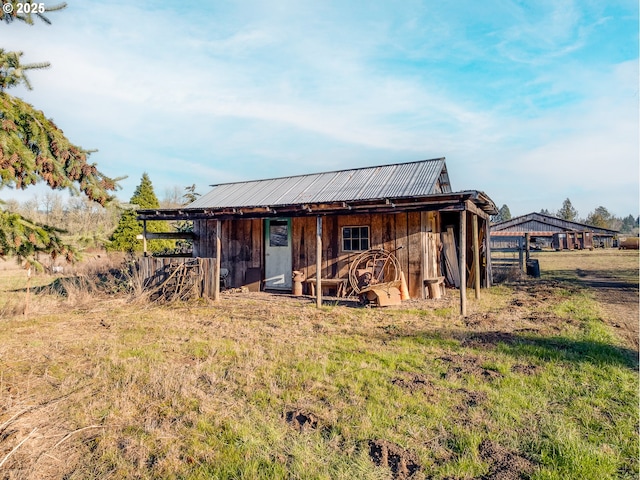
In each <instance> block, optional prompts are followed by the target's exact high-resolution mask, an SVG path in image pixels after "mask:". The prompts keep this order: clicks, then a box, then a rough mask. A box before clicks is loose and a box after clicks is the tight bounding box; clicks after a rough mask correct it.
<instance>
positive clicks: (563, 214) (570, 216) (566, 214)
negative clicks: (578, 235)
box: [556, 198, 578, 222]
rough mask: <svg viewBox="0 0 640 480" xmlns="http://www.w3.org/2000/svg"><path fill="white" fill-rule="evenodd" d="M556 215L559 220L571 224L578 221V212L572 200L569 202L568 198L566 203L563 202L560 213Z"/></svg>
mask: <svg viewBox="0 0 640 480" xmlns="http://www.w3.org/2000/svg"><path fill="white" fill-rule="evenodd" d="M556 215H557V216H558V218H561V219H563V220H569V221H570V222H575V221H577V219H578V211H577V210H576V209H575V208H573V205H572V204H571V200H569V199H568V198H567V199H565V201H564V202H562V208H561V209H560V210H558V213H557V214H556Z"/></svg>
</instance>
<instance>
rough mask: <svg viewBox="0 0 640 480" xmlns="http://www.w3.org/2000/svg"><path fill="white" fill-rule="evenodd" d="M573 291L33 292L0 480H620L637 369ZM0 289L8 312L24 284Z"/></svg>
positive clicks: (590, 305) (629, 465) (629, 466)
mask: <svg viewBox="0 0 640 480" xmlns="http://www.w3.org/2000/svg"><path fill="white" fill-rule="evenodd" d="M574 258H577V257H574ZM590 258H592V259H593V260H594V262H593V263H592V264H590V265H595V266H593V269H594V270H597V268H600V267H599V266H598V265H596V264H599V262H601V260H600V257H590ZM551 260H553V261H556V262H557V263H556V269H555V270H553V269H552V268H549V267H548V266H545V263H544V262H542V267H543V271H545V275H551V274H550V273H549V272H551V271H552V270H553V271H560V272H564V271H565V270H566V271H569V270H570V269H571V265H573V270H574V272H575V270H576V264H571V263H570V260H571V259H570V258H564V257H556V258H552V259H551ZM633 260H634V259H632V258H631V257H628V258H627V259H626V261H623V260H621V264H620V265H618V266H615V267H611V268H610V271H611V272H615V271H617V270H625V269H626V268H627V267H629V266H630V265H631V266H632V265H633ZM616 261H617V260H611V261H606V262H604V263H605V265H606V266H607V267H609V266H612V265H614V262H616ZM563 262H566V263H563ZM579 268H580V267H579ZM581 268H583V269H584V270H585V271H586V270H589V269H590V268H592V267H589V268H585V265H582V266H581ZM629 268H632V267H629ZM545 269H546V270H545ZM14 273H15V272H14ZM17 274H18V275H21V272H17ZM562 275H564V274H562ZM567 275H568V274H567ZM89 276H90V275H89ZM575 276H576V278H577V279H578V280H577V281H576V282H574V281H573V280H572V279H570V278H569V277H568V276H567V277H566V278H555V277H554V278H551V277H549V278H547V279H543V280H541V281H530V280H525V281H520V282H517V283H515V284H512V285H508V286H500V287H496V288H493V289H491V290H490V291H487V292H484V295H483V297H482V298H481V299H480V300H479V301H475V300H472V299H471V298H470V302H469V311H470V313H469V315H468V316H467V317H466V318H460V317H459V316H458V315H457V313H456V312H457V303H458V302H457V298H456V297H455V294H453V295H452V294H449V295H448V296H447V298H445V299H442V300H439V301H435V302H419V301H411V302H405V303H403V306H402V307H401V308H393V309H367V308H355V307H354V306H353V305H348V304H344V305H343V304H339V302H337V301H336V302H328V303H327V304H326V305H325V306H324V307H323V308H322V309H316V308H315V306H314V301H313V300H312V299H309V298H292V297H289V296H286V295H284V296H272V295H268V294H264V293H256V294H226V295H223V298H222V301H221V302H220V303H219V304H217V305H213V304H210V303H208V302H206V301H196V302H191V303H179V304H174V305H169V306H167V305H164V306H161V305H155V304H149V303H138V304H132V303H131V302H130V300H131V299H130V297H127V296H126V295H124V294H119V295H106V294H105V293H104V289H102V290H101V289H96V290H94V291H91V292H89V291H87V292H85V293H84V294H83V293H82V292H81V291H79V292H77V293H76V294H73V295H66V296H60V295H59V294H56V293H51V292H49V293H42V294H40V295H38V296H37V298H34V299H33V301H32V306H33V310H32V312H31V313H30V314H29V315H26V316H25V315H22V314H18V315H14V314H12V313H11V312H10V311H9V310H6V312H5V314H3V315H1V316H0V324H1V325H2V328H0V462H2V464H1V465H0V478H8V479H23V478H24V479H36V478H37V479H42V478H45V479H46V478H69V479H73V478H78V479H86V478H101V479H102V478H114V479H116V478H118V479H119V478H193V479H195V478H203V479H204V478H327V479H329V478H331V479H333V478H345V479H346V478H371V479H373V478H390V477H394V478H403V477H406V476H408V475H409V474H410V473H412V472H414V471H415V468H417V467H419V468H418V471H417V472H415V473H413V476H412V477H411V478H480V477H483V476H484V477H485V478H518V476H520V475H522V476H524V477H526V478H528V477H530V478H576V479H577V478H598V479H601V478H635V477H637V474H638V465H637V461H636V458H635V457H636V453H637V450H636V447H637V440H636V435H635V433H636V432H637V427H638V417H637V411H636V410H637V409H636V405H637V388H638V382H637V363H636V362H635V361H634V356H636V357H637V352H632V351H630V350H629V349H628V348H626V347H625V345H624V344H623V343H622V341H623V340H621V339H618V338H616V337H615V336H614V333H612V332H614V330H609V329H607V327H605V326H604V325H603V324H602V321H601V318H603V315H602V314H601V313H602V310H603V307H604V305H605V304H604V303H600V302H598V301H596V300H594V299H593V297H591V296H589V294H588V293H585V292H588V290H587V289H588V287H583V286H581V285H580V283H579V280H580V278H586V277H578V276H577V274H575ZM0 278H1V279H2V280H1V281H2V282H3V287H1V288H2V289H4V290H5V292H7V297H3V298H14V299H15V301H16V302H19V301H20V299H21V298H23V296H24V292H14V291H12V290H14V289H15V288H16V286H15V285H16V283H17V284H20V282H22V281H23V277H18V278H19V280H15V281H14V280H11V277H10V276H9V275H4V274H3V275H2V277H0ZM41 280H42V281H41ZM51 280H53V279H52V278H47V279H44V278H42V279H40V278H38V279H37V280H36V279H34V285H35V284H42V283H46V281H48V282H51ZM72 284H73V285H76V284H75V283H72ZM79 285H82V284H79ZM636 287H637V285H636ZM78 288H79V290H82V287H81V286H79V287H78ZM11 301H13V300H11ZM18 310H19V308H18ZM379 465H381V466H379ZM509 465H511V467H510V466H509ZM403 466H404V467H403ZM403 468H404V470H403ZM509 475H511V476H509Z"/></svg>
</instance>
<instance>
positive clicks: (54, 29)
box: [0, 0, 638, 214]
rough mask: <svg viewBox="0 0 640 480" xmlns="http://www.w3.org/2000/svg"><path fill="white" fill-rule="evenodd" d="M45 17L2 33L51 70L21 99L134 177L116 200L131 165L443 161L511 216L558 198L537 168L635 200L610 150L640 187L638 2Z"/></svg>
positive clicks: (562, 192)
mask: <svg viewBox="0 0 640 480" xmlns="http://www.w3.org/2000/svg"><path fill="white" fill-rule="evenodd" d="M196 10H197V11H196ZM633 18H635V19H636V22H635V24H634V26H633V27H630V24H633ZM53 20H54V25H53V26H51V27H45V26H35V27H31V28H26V27H24V26H18V27H17V28H14V27H15V26H14V25H11V26H6V25H5V26H0V35H3V34H4V32H5V31H7V32H8V31H9V29H11V33H12V36H11V37H10V38H7V37H3V38H2V45H3V47H4V48H10V49H11V48H13V49H21V50H24V51H25V52H26V53H25V57H27V60H29V61H38V60H49V61H51V62H52V64H53V68H52V69H50V70H49V71H44V72H35V73H34V74H33V75H32V81H33V83H34V84H35V87H36V89H35V90H34V91H33V92H29V93H26V92H22V94H23V95H24V96H25V97H26V98H27V100H28V101H30V102H32V103H33V104H34V105H36V106H37V107H39V108H42V109H43V110H44V111H45V113H46V114H47V115H49V116H53V117H54V118H55V119H56V121H57V122H58V124H60V125H61V126H62V128H63V129H64V130H65V132H66V133H67V134H68V135H69V136H70V137H71V139H72V140H73V141H75V142H77V143H80V144H82V145H85V146H87V147H97V148H99V150H100V151H99V153H98V154H96V155H95V156H94V157H95V159H96V161H98V162H99V164H100V166H101V167H102V168H104V169H105V170H106V171H108V172H109V173H112V174H114V175H118V174H121V173H125V174H127V173H128V174H130V175H131V178H130V179H129V180H127V181H125V182H124V187H125V189H124V191H123V198H127V196H128V195H129V194H130V192H131V191H132V190H133V187H134V186H135V184H136V183H137V181H138V179H139V175H140V173H141V172H142V171H148V172H149V174H150V175H151V178H152V179H153V180H154V184H156V185H158V188H161V189H162V188H165V187H166V186H172V185H175V184H181V185H190V184H192V183H196V184H199V185H201V186H204V185H205V184H209V183H215V182H220V181H230V180H238V179H249V178H257V177H261V176H277V175H287V174H292V173H304V172H307V171H311V170H313V171H318V170H320V169H324V168H327V169H330V168H343V167H348V166H361V165H366V164H373V163H384V162H395V161H403V160H407V161H408V160H416V159H419V158H428V157H432V156H447V157H448V159H449V169H450V170H451V171H452V181H453V183H454V187H456V188H478V189H482V190H486V191H487V192H488V193H489V194H490V195H492V196H494V197H496V198H504V200H503V201H504V202H506V203H509V204H510V205H511V204H513V205H517V210H516V212H520V213H525V211H526V210H531V209H539V208H542V207H545V208H554V205H549V204H545V205H540V202H541V201H542V200H544V197H540V196H539V195H538V196H536V194H532V195H529V194H528V193H525V192H527V191H528V190H529V189H532V184H531V182H532V180H533V179H535V181H536V184H537V185H541V184H544V185H552V186H553V189H554V192H556V190H557V195H556V193H553V195H556V196H558V197H562V198H561V199H560V200H559V201H560V202H561V201H562V200H563V199H564V198H565V197H566V196H571V194H572V192H575V193H574V195H576V196H578V195H580V196H581V199H578V198H577V197H576V199H575V200H574V198H572V201H574V203H578V202H581V201H582V202H584V204H585V205H586V204H587V203H588V202H596V200H595V199H591V198H590V195H592V193H589V194H586V193H585V192H592V190H590V188H591V187H590V186H593V185H597V186H598V187H597V188H599V189H601V191H602V192H603V195H604V196H605V198H607V199H610V201H611V203H610V204H609V205H610V206H611V208H614V209H617V210H619V211H620V212H619V213H620V214H623V213H628V212H627V210H629V209H632V208H637V202H636V201H635V200H634V201H629V200H625V199H624V198H622V194H619V192H627V193H625V195H627V196H632V195H633V189H634V185H628V183H629V182H627V183H625V185H626V186H622V187H621V183H620V181H619V180H618V179H610V178H602V177H603V176H602V175H601V174H599V173H598V172H597V167H598V165H599V164H601V162H602V161H603V160H602V156H601V155H598V153H597V152H605V151H609V152H614V153H615V159H616V160H615V162H616V165H620V168H619V169H618V168H617V167H616V168H615V169H614V170H615V171H616V172H618V173H619V172H621V171H627V172H629V171H631V172H635V173H636V175H635V176H636V180H637V158H638V155H637V143H638V142H637V139H638V135H637V127H638V118H637V108H636V107H637V68H638V67H637V58H638V57H637V48H636V49H635V51H634V50H633V49H631V50H629V47H627V46H626V45H628V43H629V42H628V40H629V38H635V39H636V43H637V9H634V8H627V9H626V10H625V9H622V10H620V11H619V10H615V9H613V7H611V6H600V5H599V4H598V3H597V2H596V3H594V4H588V5H585V4H583V3H582V2H580V3H574V2H570V1H561V2H543V3H540V2H538V3H535V4H523V3H522V2H515V1H513V2H512V1H504V0H501V1H498V0H495V1H489V2H483V3H482V4H478V3H477V2H466V3H464V2H463V4H456V5H455V6H449V5H445V4H438V5H435V4H434V5H426V4H424V3H423V2H418V1H413V0H408V1H407V2H404V3H403V5H402V7H401V8H398V7H397V6H395V7H393V6H385V5H382V4H371V3H370V2H348V3H343V4H337V3H331V2H298V1H293V0H279V1H276V2H269V4H268V5H267V4H264V2H243V3H242V4H238V3H233V2H231V3H216V4H212V5H199V6H197V8H196V4H195V3H190V2H184V3H181V6H180V8H174V6H173V5H172V4H168V3H167V4H164V3H162V2H154V3H153V5H152V3H151V2H146V3H145V2H142V3H135V4H131V3H129V2H115V3H102V2H97V1H90V2H85V3H82V4H77V5H76V4H72V5H70V7H69V8H68V9H67V11H64V12H60V13H59V14H58V15H56V17H55V18H54V19H53ZM630 22H631V23H630ZM616 42H620V45H621V46H620V48H616V46H615V45H613V44H615V43H616ZM622 45H625V46H624V47H623V46H622ZM634 84H636V86H635V87H634V86H633V85H634ZM634 94H635V95H636V96H635V97H633V95H634ZM634 105H635V107H634ZM634 109H635V112H636V114H634ZM634 129H635V131H634ZM602 155H604V153H603V154H602ZM576 157H578V158H579V159H580V160H579V163H581V164H583V165H588V166H589V167H588V168H582V169H580V170H579V171H577V170H575V169H574V170H572V169H571V167H570V165H571V164H572V163H576V162H577V161H578V160H576ZM569 159H571V160H569ZM558 169H559V170H558ZM556 171H558V172H559V174H556ZM207 177H211V178H207ZM559 178H561V179H562V181H561V182H560V181H557V179H559ZM625 178H627V179H628V178H629V176H628V175H627V176H625ZM496 179H497V180H496ZM631 183H633V182H631ZM636 184H637V182H636ZM533 190H535V191H540V188H536V189H533ZM533 190H532V191H533ZM635 191H636V192H637V185H636V186H635ZM2 193H3V194H4V192H2ZM636 199H637V195H636ZM556 203H557V202H556ZM599 203H603V202H599ZM605 203H606V202H605ZM594 206H595V205H594ZM585 208H593V207H585ZM520 209H522V210H524V211H522V210H520ZM512 211H514V208H512ZM514 213H515V212H514Z"/></svg>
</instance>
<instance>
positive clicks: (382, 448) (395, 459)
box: [369, 440, 421, 480]
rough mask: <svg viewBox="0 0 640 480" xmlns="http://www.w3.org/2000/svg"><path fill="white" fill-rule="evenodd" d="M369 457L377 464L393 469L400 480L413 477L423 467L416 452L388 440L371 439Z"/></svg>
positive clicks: (394, 476)
mask: <svg viewBox="0 0 640 480" xmlns="http://www.w3.org/2000/svg"><path fill="white" fill-rule="evenodd" d="M369 457H370V458H371V460H372V461H373V463H375V464H376V465H378V466H384V467H388V468H389V469H391V472H392V473H393V478H394V479H398V480H404V479H408V478H411V477H412V476H413V475H414V474H416V473H417V472H419V471H420V468H421V466H420V464H419V463H418V458H417V456H416V455H415V454H413V453H412V452H409V451H407V450H405V449H404V448H402V447H401V446H399V445H396V444H395V443H392V442H389V441H387V440H369Z"/></svg>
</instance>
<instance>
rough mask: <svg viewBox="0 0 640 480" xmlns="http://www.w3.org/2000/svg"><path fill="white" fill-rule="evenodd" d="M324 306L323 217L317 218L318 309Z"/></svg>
mask: <svg viewBox="0 0 640 480" xmlns="http://www.w3.org/2000/svg"><path fill="white" fill-rule="evenodd" d="M321 306H322V217H321V216H320V215H318V216H317V217H316V307H318V308H320V307H321Z"/></svg>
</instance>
